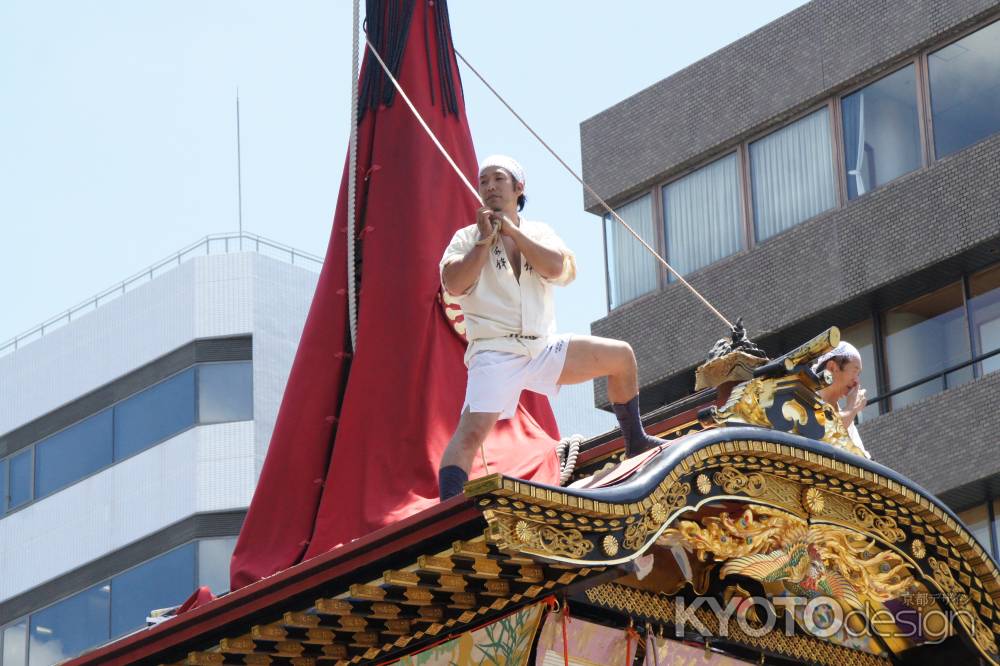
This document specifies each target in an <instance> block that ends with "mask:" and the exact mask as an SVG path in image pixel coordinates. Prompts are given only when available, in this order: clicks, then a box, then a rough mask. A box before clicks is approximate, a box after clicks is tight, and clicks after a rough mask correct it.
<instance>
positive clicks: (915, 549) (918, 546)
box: [910, 539, 927, 560]
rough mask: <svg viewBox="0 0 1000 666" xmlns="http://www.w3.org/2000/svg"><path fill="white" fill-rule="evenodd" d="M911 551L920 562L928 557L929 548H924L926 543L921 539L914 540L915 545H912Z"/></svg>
mask: <svg viewBox="0 0 1000 666" xmlns="http://www.w3.org/2000/svg"><path fill="white" fill-rule="evenodd" d="M910 551H911V552H912V553H913V556H914V557H915V558H917V559H918V560H922V559H924V556H925V555H927V548H925V547H924V542H923V541H921V540H920V539H914V540H913V543H911V544H910Z"/></svg>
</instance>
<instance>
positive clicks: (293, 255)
mask: <svg viewBox="0 0 1000 666" xmlns="http://www.w3.org/2000/svg"><path fill="white" fill-rule="evenodd" d="M234 252H256V253H257V254H262V255H264V256H268V257H271V258H274V259H278V260H281V261H286V262H288V263H290V264H292V265H294V266H302V267H303V268H307V269H309V270H315V271H319V270H320V269H321V268H322V267H323V258H322V257H317V256H316V255H314V254H310V253H308V252H303V251H302V250H296V249H295V248H293V247H289V246H287V245H284V244H282V243H278V242H277V241H273V240H269V239H267V238H264V237H263V236H258V235H256V234H251V233H247V232H242V233H228V234H211V235H209V236H205V237H204V238H202V239H201V240H200V241H198V242H197V243H194V244H193V245H189V246H188V247H185V248H184V249H182V250H180V251H179V252H176V253H174V254H172V255H170V256H169V257H167V258H166V259H163V260H161V261H158V262H156V263H155V264H153V265H151V266H149V267H148V268H145V269H143V270H141V271H139V272H138V273H136V274H135V275H133V276H131V277H129V278H126V279H124V280H122V281H121V282H119V283H118V284H116V285H114V286H112V287H109V288H107V289H105V290H104V291H102V292H100V293H99V294H97V295H95V296H92V297H91V298H88V299H87V300H85V301H83V302H82V303H80V304H79V305H75V306H73V307H71V308H70V309H68V310H65V311H63V312H60V313H59V314H57V315H55V316H54V317H51V318H49V319H46V320H45V321H43V322H42V323H41V324H38V325H37V326H34V327H32V328H30V329H29V330H27V331H25V332H24V333H21V334H20V335H15V336H14V337H13V338H11V339H10V340H7V341H6V342H3V343H0V356H5V355H6V354H10V353H12V352H14V351H16V350H17V349H19V348H20V347H23V346H24V345H26V344H28V343H30V342H34V341H35V340H38V339H39V338H41V337H42V336H44V335H45V334H46V333H50V332H52V331H54V330H56V329H58V328H61V327H62V326H65V325H66V324H68V323H69V322H71V321H73V319H74V318H75V317H79V316H81V315H84V314H86V313H88V312H92V311H93V310H96V309H97V308H99V307H100V306H102V305H104V304H105V303H107V302H108V301H112V300H114V299H116V298H118V297H119V296H121V295H122V294H124V293H126V292H128V291H131V290H132V289H135V288H136V287H138V286H140V285H142V284H145V283H146V282H149V281H150V280H152V279H153V278H155V277H159V276H160V275H163V274H164V273H166V272H167V271H170V270H172V269H174V268H176V267H177V266H180V265H181V264H183V263H184V262H185V261H187V260H189V259H191V258H193V257H201V256H206V255H213V254H229V253H234Z"/></svg>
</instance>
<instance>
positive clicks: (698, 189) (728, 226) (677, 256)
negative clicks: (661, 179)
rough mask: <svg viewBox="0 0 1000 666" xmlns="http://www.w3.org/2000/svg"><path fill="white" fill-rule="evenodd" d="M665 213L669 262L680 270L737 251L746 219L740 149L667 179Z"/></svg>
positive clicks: (664, 197)
mask: <svg viewBox="0 0 1000 666" xmlns="http://www.w3.org/2000/svg"><path fill="white" fill-rule="evenodd" d="M663 218H664V224H665V225H666V239H667V255H668V257H669V261H670V265H671V266H673V267H674V268H675V269H677V271H678V272H679V273H680V274H681V275H686V274H687V273H690V272H691V271H694V270H697V269H699V268H701V267H702V266H707V265H709V264H711V263H712V262H714V261H718V260H719V259H721V258H723V257H725V256H728V255H730V254H732V253H734V252H736V251H738V250H739V249H740V248H741V247H742V245H743V225H742V224H741V222H740V181H739V165H738V163H737V160H736V154H735V153H734V154H732V155H729V156H728V157H723V158H722V159H720V160H717V161H715V162H713V163H712V164H709V165H707V166H705V167H702V168H701V169H698V170H697V171H695V172H694V173H691V174H689V175H687V176H684V177H683V178H681V179H679V180H676V181H674V182H672V183H670V184H669V185H666V186H665V187H664V188H663Z"/></svg>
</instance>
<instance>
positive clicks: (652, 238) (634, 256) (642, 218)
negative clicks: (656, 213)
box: [604, 194, 659, 308]
mask: <svg viewBox="0 0 1000 666" xmlns="http://www.w3.org/2000/svg"><path fill="white" fill-rule="evenodd" d="M617 213H618V215H620V216H621V218H622V219H623V220H625V221H626V222H627V223H628V225H629V226H630V227H632V228H633V229H634V230H635V232H636V233H637V234H639V236H640V237H641V238H642V239H643V240H644V241H646V242H647V243H649V244H650V246H652V247H656V228H655V226H654V225H653V197H652V196H650V195H648V194H647V195H646V196H644V197H641V198H639V199H636V200H635V201H633V202H631V203H627V204H625V205H624V206H622V207H621V208H619V209H618V210H617ZM604 233H605V243H606V246H607V252H608V281H609V289H610V294H609V296H610V298H611V307H612V308H616V307H618V306H619V305H621V304H622V303H626V302H628V301H631V300H633V299H635V298H638V297H639V296H642V295H643V294H648V293H649V292H651V291H653V290H654V289H656V288H657V286H659V267H658V266H657V263H656V259H654V258H653V256H652V255H651V254H650V253H649V251H648V250H647V249H646V248H644V247H643V246H642V244H641V243H639V241H637V240H636V239H635V238H634V237H633V236H632V234H630V233H629V232H628V231H627V230H626V229H625V227H623V226H622V225H621V223H619V222H618V221H617V220H615V219H614V218H613V217H611V216H610V215H605V216H604Z"/></svg>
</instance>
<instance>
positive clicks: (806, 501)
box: [802, 487, 826, 516]
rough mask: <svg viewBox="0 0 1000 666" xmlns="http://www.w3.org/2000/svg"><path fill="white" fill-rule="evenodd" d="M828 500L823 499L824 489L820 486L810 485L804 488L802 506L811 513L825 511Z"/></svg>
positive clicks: (813, 514)
mask: <svg viewBox="0 0 1000 666" xmlns="http://www.w3.org/2000/svg"><path fill="white" fill-rule="evenodd" d="M825 505H826V502H825V500H824V499H823V491H821V490H820V489H819V488H814V487H809V488H803V489H802V508H803V509H805V510H806V512H807V513H808V514H809V515H811V516H815V515H819V514H821V513H823V508H824V507H825Z"/></svg>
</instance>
